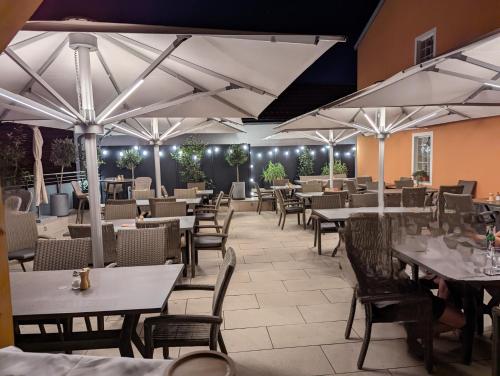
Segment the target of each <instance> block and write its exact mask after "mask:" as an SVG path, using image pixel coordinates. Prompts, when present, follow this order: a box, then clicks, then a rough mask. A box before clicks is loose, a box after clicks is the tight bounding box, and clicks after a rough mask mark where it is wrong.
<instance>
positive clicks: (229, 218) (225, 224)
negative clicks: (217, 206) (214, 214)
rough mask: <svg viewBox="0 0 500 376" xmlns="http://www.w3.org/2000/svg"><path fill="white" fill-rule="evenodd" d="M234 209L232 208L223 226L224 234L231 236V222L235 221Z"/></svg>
mask: <svg viewBox="0 0 500 376" xmlns="http://www.w3.org/2000/svg"><path fill="white" fill-rule="evenodd" d="M233 214H234V209H233V208H231V209H230V210H229V212H228V213H227V215H226V218H224V224H223V225H222V233H223V234H229V226H231V220H232V219H233Z"/></svg>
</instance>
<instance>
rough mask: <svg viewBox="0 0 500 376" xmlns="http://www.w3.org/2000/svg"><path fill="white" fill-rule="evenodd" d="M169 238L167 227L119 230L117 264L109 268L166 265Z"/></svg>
mask: <svg viewBox="0 0 500 376" xmlns="http://www.w3.org/2000/svg"><path fill="white" fill-rule="evenodd" d="M167 237H168V232H167V229H166V228H165V227H156V228H136V229H126V230H119V231H118V234H117V239H116V264H110V265H108V267H115V266H118V267H124V266H144V265H162V264H165V261H166V257H165V248H166V244H167Z"/></svg>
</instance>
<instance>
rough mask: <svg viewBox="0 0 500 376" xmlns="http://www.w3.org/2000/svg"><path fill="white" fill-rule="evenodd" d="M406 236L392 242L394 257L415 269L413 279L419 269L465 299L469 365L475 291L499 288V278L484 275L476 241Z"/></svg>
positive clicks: (465, 355)
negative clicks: (457, 290)
mask: <svg viewBox="0 0 500 376" xmlns="http://www.w3.org/2000/svg"><path fill="white" fill-rule="evenodd" d="M447 240H448V241H447V242H445V238H444V237H443V236H439V237H431V236H425V235H419V236H406V237H405V238H404V239H402V240H401V241H400V242H393V255H394V256H395V257H397V258H398V259H400V260H401V261H403V262H405V263H406V264H408V265H411V267H412V275H413V279H414V280H415V281H416V282H417V283H418V271H419V268H421V269H423V270H425V271H426V272H429V273H431V274H435V275H437V276H439V277H441V278H443V279H445V280H447V281H454V282H455V283H456V284H457V285H458V286H459V287H461V290H462V294H463V297H464V314H465V320H466V325H465V328H464V331H463V337H464V338H463V362H464V363H465V364H469V363H470V361H471V356H472V344H473V337H474V333H475V326H476V319H477V316H476V310H477V307H476V298H475V296H474V291H475V290H474V288H475V287H477V286H478V285H479V286H483V285H486V284H496V285H498V284H500V275H496V276H489V275H486V274H484V272H483V268H484V267H485V264H486V253H485V250H484V249H481V248H480V247H479V246H478V245H477V244H476V243H475V242H474V241H473V240H470V239H468V238H465V237H461V236H460V237H457V236H447ZM481 314H482V313H481Z"/></svg>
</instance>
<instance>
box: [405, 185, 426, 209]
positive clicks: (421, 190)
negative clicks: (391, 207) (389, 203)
mask: <svg viewBox="0 0 500 376" xmlns="http://www.w3.org/2000/svg"><path fill="white" fill-rule="evenodd" d="M426 191H427V188H425V187H414V188H413V187H412V188H409V187H404V188H403V191H402V194H401V195H402V201H403V206H404V207H406V208H417V207H418V208H423V207H424V206H425V192H426Z"/></svg>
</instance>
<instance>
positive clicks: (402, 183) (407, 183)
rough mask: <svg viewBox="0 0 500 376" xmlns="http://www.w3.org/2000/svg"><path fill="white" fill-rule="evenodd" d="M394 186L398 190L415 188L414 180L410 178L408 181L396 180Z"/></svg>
mask: <svg viewBox="0 0 500 376" xmlns="http://www.w3.org/2000/svg"><path fill="white" fill-rule="evenodd" d="M394 185H395V186H396V188H398V189H402V188H412V187H413V186H414V184H413V180H412V179H410V178H408V179H400V180H396V181H394Z"/></svg>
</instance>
